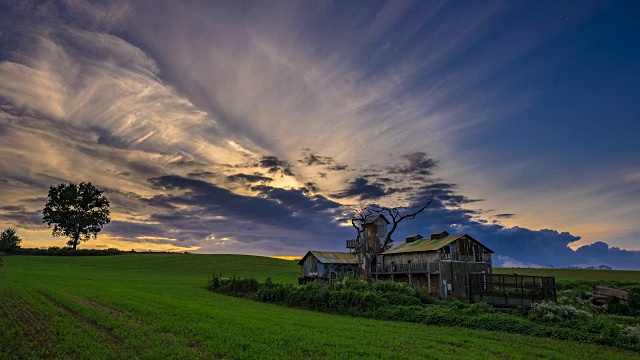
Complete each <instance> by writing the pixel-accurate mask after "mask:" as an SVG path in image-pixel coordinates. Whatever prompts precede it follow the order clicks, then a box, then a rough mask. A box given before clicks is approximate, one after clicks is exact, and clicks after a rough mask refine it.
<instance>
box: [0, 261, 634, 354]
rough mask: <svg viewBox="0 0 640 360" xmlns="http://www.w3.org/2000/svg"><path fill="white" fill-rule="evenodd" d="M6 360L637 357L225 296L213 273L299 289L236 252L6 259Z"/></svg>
mask: <svg viewBox="0 0 640 360" xmlns="http://www.w3.org/2000/svg"><path fill="white" fill-rule="evenodd" d="M1 259H2V265H1V266H0V358H3V359H4V358H8V359H14V358H15V359H25V358H80V359H101V358H127V359H129V358H141V359H169V358H171V359H175V358H180V359H197V358H202V359H287V358H293V359H351V358H358V359H362V358H378V359H379V358H382V359H412V358H413V359H422V358H442V359H447V358H456V359H460V358H462V359H467V358H469V359H487V358H511V359H521V358H522V359H525V358H526V359H529V358H539V359H543V358H551V359H570V358H574V359H578V358H579V359H603V358H606V359H632V358H638V356H639V355H638V353H636V352H631V351H625V350H621V349H616V348H610V347H606V346H596V345H590V344H583V343H573V342H563V341H557V340H551V339H539V338H534V337H528V336H522V335H515V334H507V333H501V332H492V331H474V330H469V329H463V328H455V327H436V326H425V325H421V324H410V323H402V322H389V321H378V320H371V319H363V318H354V317H346V316H338V315H331V314H323V313H316V312H311V311H305V310H298V309H291V308H286V307H281V306H277V305H271V304H264V303H259V302H254V301H250V300H245V299H238V298H233V297H229V296H224V295H218V294H215V293H212V292H210V291H207V290H205V289H203V286H204V285H205V284H206V281H207V276H210V275H211V274H212V273H220V272H221V273H222V274H223V275H226V276H233V275H236V276H239V277H249V276H251V277H255V278H256V279H259V280H264V279H266V278H267V277H271V278H272V279H273V280H274V281H275V282H295V281H296V278H297V273H298V270H299V268H298V266H297V265H296V264H295V263H294V262H293V261H287V260H278V259H270V258H262V257H251V256H241V255H189V254H184V255H178V254H175V255H159V254H144V255H142V254H140V255H122V256H110V257H29V256H12V257H3V258H1Z"/></svg>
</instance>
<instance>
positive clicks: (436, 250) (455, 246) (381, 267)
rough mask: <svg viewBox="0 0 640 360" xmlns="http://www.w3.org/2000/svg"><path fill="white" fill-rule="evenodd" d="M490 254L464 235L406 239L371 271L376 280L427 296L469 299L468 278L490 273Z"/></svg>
mask: <svg viewBox="0 0 640 360" xmlns="http://www.w3.org/2000/svg"><path fill="white" fill-rule="evenodd" d="M492 253H493V251H492V250H491V249H489V248H488V247H486V246H485V245H483V244H481V243H480V242H479V241H478V240H476V239H474V238H473V237H471V236H470V235H467V234H458V235H450V234H449V233H448V232H446V231H440V232H435V233H433V234H431V236H430V237H429V238H423V237H422V236H421V235H420V234H416V235H410V236H407V237H406V239H405V242H403V243H400V244H398V245H396V246H394V247H392V248H391V249H389V250H386V251H384V252H382V253H381V254H380V255H379V257H380V259H378V262H377V264H376V266H375V268H374V269H373V274H374V275H375V277H376V278H377V279H389V280H393V281H401V282H409V283H411V284H413V285H416V286H419V287H426V288H427V289H428V290H429V293H434V294H441V295H443V296H448V295H449V294H451V295H453V296H468V292H469V274H486V275H490V274H491V273H492V263H491V254H492Z"/></svg>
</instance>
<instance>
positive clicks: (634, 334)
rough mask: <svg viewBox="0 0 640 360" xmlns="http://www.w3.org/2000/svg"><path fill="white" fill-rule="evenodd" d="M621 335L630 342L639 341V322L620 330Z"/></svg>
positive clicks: (635, 342)
mask: <svg viewBox="0 0 640 360" xmlns="http://www.w3.org/2000/svg"><path fill="white" fill-rule="evenodd" d="M622 336H623V337H624V338H625V339H626V340H627V341H629V343H630V344H638V343H640V324H635V325H632V326H627V327H625V328H624V329H623V330H622Z"/></svg>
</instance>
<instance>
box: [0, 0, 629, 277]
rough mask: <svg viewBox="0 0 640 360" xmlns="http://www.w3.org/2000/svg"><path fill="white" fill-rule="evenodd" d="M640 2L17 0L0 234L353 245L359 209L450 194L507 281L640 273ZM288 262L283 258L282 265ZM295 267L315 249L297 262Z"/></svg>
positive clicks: (171, 243) (215, 245)
mask: <svg viewBox="0 0 640 360" xmlns="http://www.w3.org/2000/svg"><path fill="white" fill-rule="evenodd" d="M639 15H640V4H638V3H636V2H634V1H612V2H605V1H584V2H580V4H579V6H576V5H575V4H574V3H569V2H555V3H544V4H541V3H504V2H498V1H495V2H494V1H490V2H482V3H474V4H462V3H446V2H443V3H440V2H420V1H396V2H385V1H367V2H364V1H355V2H349V3H344V2H339V1H335V2H331V1H328V2H322V3H309V2H303V1H299V2H292V3H286V4H285V3H273V4H266V3H263V2H252V1H238V2H220V3H210V2H207V1H202V2H193V3H190V4H189V5H184V4H180V3H175V2H171V1H135V2H129V1H116V2H110V3H109V4H95V3H93V2H91V1H83V0H78V1H73V2H68V3H64V4H62V3H57V2H31V1H24V2H20V3H15V2H12V1H3V0H0V148H1V149H2V151H1V152H0V184H1V186H0V229H5V228H8V227H12V228H15V229H16V230H17V231H18V235H19V236H20V237H21V238H23V243H22V245H23V246H25V247H48V246H60V247H62V246H64V244H65V242H66V240H65V239H63V238H54V237H52V236H51V231H50V229H48V228H47V226H46V224H43V223H42V208H43V207H44V203H45V201H46V196H47V190H48V188H49V186H52V185H57V184H60V183H69V182H74V183H79V182H92V183H93V184H94V185H95V186H96V187H98V188H99V189H101V190H104V194H105V195H106V196H107V198H108V199H109V200H110V202H111V208H110V210H111V223H110V224H107V225H106V226H105V227H104V228H103V230H102V232H100V234H99V235H98V237H97V239H92V240H90V241H88V242H85V243H81V244H80V247H79V248H80V249H84V248H96V249H102V248H105V249H106V248H109V247H116V248H122V249H141V251H144V250H142V249H152V250H155V251H168V250H171V251H189V252H198V253H230V252H232V253H240V254H247V255H261V256H271V257H273V256H275V255H277V254H291V253H301V254H304V253H306V251H308V250H316V249H317V250H324V251H345V240H347V239H351V238H354V237H355V236H356V232H355V231H354V229H353V228H352V227H351V225H350V224H349V222H348V221H347V219H348V218H349V216H350V207H351V206H363V205H366V204H372V203H379V204H382V205H386V206H414V205H417V204H420V203H422V202H424V201H425V200H426V199H428V197H429V196H430V194H433V195H434V196H435V197H434V201H433V203H432V204H431V206H430V207H429V208H427V210H425V211H424V212H423V213H421V214H420V215H419V216H417V217H416V218H415V219H414V220H407V221H404V222H402V223H401V224H400V226H399V228H398V230H397V232H396V233H395V234H394V238H395V241H396V242H400V241H402V239H404V237H405V236H406V235H408V234H415V233H421V234H429V233H431V232H433V231H440V230H446V231H448V232H450V233H452V234H454V233H466V234H469V235H471V236H472V237H474V238H475V239H477V240H478V241H480V242H481V243H483V244H485V245H487V246H488V247H489V248H491V249H493V250H494V251H495V252H496V253H495V254H494V265H495V266H496V267H505V266H506V267H543V266H548V265H553V266H555V267H566V266H581V267H587V266H598V265H609V266H612V267H613V268H614V269H620V270H622V269H636V270H640V222H638V219H639V216H638V215H639V214H640V150H638V145H637V139H636V134H638V133H640V122H639V121H638V118H639V116H640V103H638V102H637V99H638V98H640V87H639V86H638V82H637V79H638V78H640V65H639V64H640V48H639V47H638V46H633V44H634V43H635V42H637V40H636V39H637V38H638V37H640V23H638V21H637V18H638V16H639ZM281 256H282V255H281ZM300 256H302V255H300Z"/></svg>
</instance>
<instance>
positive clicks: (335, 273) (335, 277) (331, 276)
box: [329, 271, 338, 282]
mask: <svg viewBox="0 0 640 360" xmlns="http://www.w3.org/2000/svg"><path fill="white" fill-rule="evenodd" d="M337 278H338V273H337V272H335V271H332V272H330V273H329V280H331V282H333V281H334V280H336V279H337Z"/></svg>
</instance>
